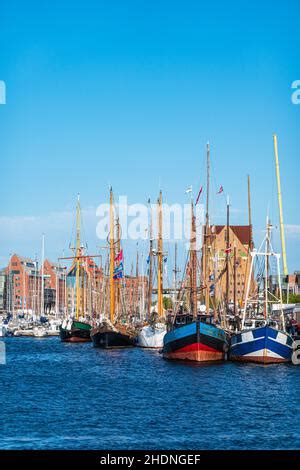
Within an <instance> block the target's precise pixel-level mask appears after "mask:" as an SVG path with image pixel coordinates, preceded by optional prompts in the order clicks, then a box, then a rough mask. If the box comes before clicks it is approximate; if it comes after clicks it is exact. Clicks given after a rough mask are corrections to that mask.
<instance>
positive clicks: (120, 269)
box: [114, 263, 123, 274]
mask: <svg viewBox="0 0 300 470" xmlns="http://www.w3.org/2000/svg"><path fill="white" fill-rule="evenodd" d="M120 271H123V263H120V264H119V266H116V267H115V269H114V274H117V273H119V272H120Z"/></svg>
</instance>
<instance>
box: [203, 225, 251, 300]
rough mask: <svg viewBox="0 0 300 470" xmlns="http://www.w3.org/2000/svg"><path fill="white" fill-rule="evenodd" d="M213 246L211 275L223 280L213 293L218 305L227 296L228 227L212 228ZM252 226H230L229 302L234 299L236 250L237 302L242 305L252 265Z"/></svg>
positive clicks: (212, 277)
mask: <svg viewBox="0 0 300 470" xmlns="http://www.w3.org/2000/svg"><path fill="white" fill-rule="evenodd" d="M211 234H212V237H211V238H212V242H211V243H212V245H211V257H210V273H211V279H212V284H213V279H218V277H219V276H220V275H221V278H220V280H219V282H218V283H216V286H217V287H216V289H215V290H214V291H213V293H214V296H215V300H216V302H217V303H219V302H220V301H222V300H224V298H225V295H226V287H227V286H226V274H223V275H222V272H224V268H225V263H226V254H227V253H226V249H227V243H228V241H227V226H226V225H215V226H212V227H211ZM251 238H252V235H251V226H250V225H230V226H229V250H228V251H229V253H228V254H229V289H228V300H229V302H231V303H232V302H233V299H234V248H235V252H236V259H235V263H236V266H235V268H236V271H235V272H236V302H237V303H238V304H239V305H242V303H243V300H244V295H245V288H246V286H247V282H248V276H249V272H250V265H251V255H250V245H251Z"/></svg>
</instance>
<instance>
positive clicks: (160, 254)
mask: <svg viewBox="0 0 300 470" xmlns="http://www.w3.org/2000/svg"><path fill="white" fill-rule="evenodd" d="M157 263H158V266H157V307H158V315H159V317H162V316H163V266H162V263H163V243H162V192H161V191H160V193H159V199H158V243H157Z"/></svg>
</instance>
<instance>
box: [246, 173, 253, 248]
mask: <svg viewBox="0 0 300 470" xmlns="http://www.w3.org/2000/svg"><path fill="white" fill-rule="evenodd" d="M247 181H248V220H249V232H250V233H249V247H250V251H252V250H253V247H254V243H253V228H252V212H251V191H250V176H249V175H248V177H247Z"/></svg>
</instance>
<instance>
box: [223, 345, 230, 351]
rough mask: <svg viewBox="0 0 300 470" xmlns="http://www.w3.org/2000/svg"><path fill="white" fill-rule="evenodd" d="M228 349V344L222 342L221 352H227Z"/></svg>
mask: <svg viewBox="0 0 300 470" xmlns="http://www.w3.org/2000/svg"><path fill="white" fill-rule="evenodd" d="M228 349H229V346H228V344H227V343H224V344H223V352H225V353H227V352H228Z"/></svg>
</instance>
